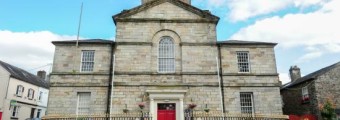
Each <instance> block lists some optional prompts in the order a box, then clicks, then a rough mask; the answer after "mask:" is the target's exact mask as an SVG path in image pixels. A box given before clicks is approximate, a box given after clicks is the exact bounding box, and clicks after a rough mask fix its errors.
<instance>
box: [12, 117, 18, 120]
mask: <svg viewBox="0 0 340 120" xmlns="http://www.w3.org/2000/svg"><path fill="white" fill-rule="evenodd" d="M18 119H19V118H18V117H11V120H18Z"/></svg>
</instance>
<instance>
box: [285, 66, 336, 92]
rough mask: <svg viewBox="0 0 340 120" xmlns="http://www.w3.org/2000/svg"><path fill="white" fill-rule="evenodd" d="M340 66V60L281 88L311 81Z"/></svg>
mask: <svg viewBox="0 0 340 120" xmlns="http://www.w3.org/2000/svg"><path fill="white" fill-rule="evenodd" d="M339 66H340V61H339V62H337V63H335V64H333V65H330V66H327V67H325V68H322V69H320V70H318V71H315V72H313V73H310V74H308V75H306V76H304V77H301V78H299V79H297V80H295V81H293V82H289V83H287V84H284V85H283V86H282V87H281V89H285V88H289V87H293V86H295V85H298V84H301V83H304V82H307V81H311V80H314V79H315V78H317V77H319V76H320V75H323V74H325V73H326V72H328V71H330V70H332V69H334V68H336V67H339Z"/></svg>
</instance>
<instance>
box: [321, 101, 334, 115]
mask: <svg viewBox="0 0 340 120" xmlns="http://www.w3.org/2000/svg"><path fill="white" fill-rule="evenodd" d="M320 108H321V116H322V118H323V119H324V120H333V118H336V113H335V106H334V103H333V102H332V101H331V100H330V99H327V101H326V103H325V104H324V105H321V107H320Z"/></svg>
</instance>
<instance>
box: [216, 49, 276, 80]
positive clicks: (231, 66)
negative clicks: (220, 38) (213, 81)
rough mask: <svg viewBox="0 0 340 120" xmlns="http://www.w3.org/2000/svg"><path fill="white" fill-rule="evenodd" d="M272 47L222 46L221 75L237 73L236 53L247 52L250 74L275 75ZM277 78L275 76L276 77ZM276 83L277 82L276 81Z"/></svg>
mask: <svg viewBox="0 0 340 120" xmlns="http://www.w3.org/2000/svg"><path fill="white" fill-rule="evenodd" d="M273 47H274V46H270V45H268V46H265V45H224V46H222V48H221V54H222V67H223V73H224V74H228V73H239V72H238V66H237V55H236V52H238V51H248V52H249V63H250V74H253V75H261V74H262V75H273V74H274V75H275V74H277V70H276V60H275V52H274V48H273ZM276 76H277V75H276ZM277 82H278V81H277Z"/></svg>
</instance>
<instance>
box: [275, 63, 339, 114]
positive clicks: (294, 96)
mask: <svg viewBox="0 0 340 120" xmlns="http://www.w3.org/2000/svg"><path fill="white" fill-rule="evenodd" d="M339 73H340V62H338V63H336V64H333V65H330V66H327V67H325V68H323V69H320V70H318V71H315V72H313V73H311V74H309V75H306V76H304V77H302V78H298V79H297V80H295V81H293V82H291V83H288V84H286V85H284V86H283V87H282V88H281V95H282V97H283V102H284V107H283V112H284V114H295V115H303V114H313V115H315V116H317V117H318V118H321V115H320V110H319V106H320V105H321V104H324V103H325V102H326V100H327V99H331V100H332V101H333V102H334V103H335V106H336V108H337V109H340V107H339V106H340V92H339V91H340V88H339V87H337V86H338V85H340V74H339ZM303 87H307V88H308V94H309V100H308V101H305V102H303V101H302V88H303Z"/></svg>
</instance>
